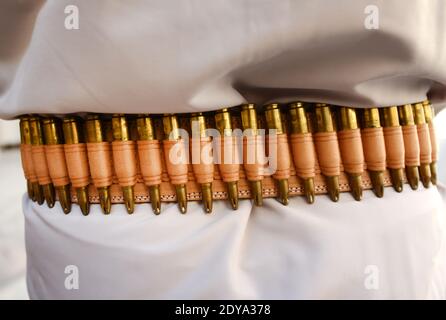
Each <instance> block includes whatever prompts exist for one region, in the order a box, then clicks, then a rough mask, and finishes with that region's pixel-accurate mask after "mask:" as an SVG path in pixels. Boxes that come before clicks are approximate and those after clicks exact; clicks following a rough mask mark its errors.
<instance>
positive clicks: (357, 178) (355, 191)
mask: <svg viewBox="0 0 446 320" xmlns="http://www.w3.org/2000/svg"><path fill="white" fill-rule="evenodd" d="M348 176H349V184H350V189H351V192H352V195H353V198H354V199H355V200H356V201H361V199H362V176H361V175H360V174H349V175H348Z"/></svg>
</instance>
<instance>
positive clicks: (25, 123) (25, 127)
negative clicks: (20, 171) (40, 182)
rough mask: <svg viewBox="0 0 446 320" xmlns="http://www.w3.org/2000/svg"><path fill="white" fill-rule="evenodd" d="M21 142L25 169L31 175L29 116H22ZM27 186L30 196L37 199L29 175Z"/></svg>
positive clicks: (34, 199)
mask: <svg viewBox="0 0 446 320" xmlns="http://www.w3.org/2000/svg"><path fill="white" fill-rule="evenodd" d="M20 143H21V144H22V147H21V157H22V165H23V168H24V171H25V174H27V175H30V171H31V168H28V163H29V162H28V161H27V160H28V159H26V157H28V156H29V155H28V154H27V151H26V150H25V148H26V147H27V146H30V145H31V132H30V126H29V118H28V117H26V116H23V117H20ZM32 170H34V169H32ZM26 188H27V192H28V197H29V198H30V199H31V200H33V201H36V197H35V196H34V185H33V182H32V181H31V180H30V178H29V176H28V177H27V179H26Z"/></svg>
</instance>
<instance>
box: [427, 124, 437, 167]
mask: <svg viewBox="0 0 446 320" xmlns="http://www.w3.org/2000/svg"><path fill="white" fill-rule="evenodd" d="M429 138H430V140H431V149H432V161H433V162H435V161H437V158H438V144H437V135H436V134H435V125H434V123H433V122H431V123H429Z"/></svg>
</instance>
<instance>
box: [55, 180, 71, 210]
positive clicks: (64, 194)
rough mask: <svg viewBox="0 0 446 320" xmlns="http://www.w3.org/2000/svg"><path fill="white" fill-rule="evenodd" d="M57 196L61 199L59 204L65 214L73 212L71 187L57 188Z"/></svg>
mask: <svg viewBox="0 0 446 320" xmlns="http://www.w3.org/2000/svg"><path fill="white" fill-rule="evenodd" d="M56 192H57V196H58V197H59V203H60V206H61V207H62V210H63V212H64V213H65V214H68V213H70V212H71V193H70V185H69V184H67V185H65V186H60V187H56Z"/></svg>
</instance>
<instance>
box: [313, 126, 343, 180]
mask: <svg viewBox="0 0 446 320" xmlns="http://www.w3.org/2000/svg"><path fill="white" fill-rule="evenodd" d="M314 143H315V147H316V153H317V157H318V160H319V167H320V169H321V172H322V174H324V175H325V176H338V175H339V174H340V171H341V168H340V167H341V154H340V151H339V144H338V137H337V135H336V132H318V133H315V134H314Z"/></svg>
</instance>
